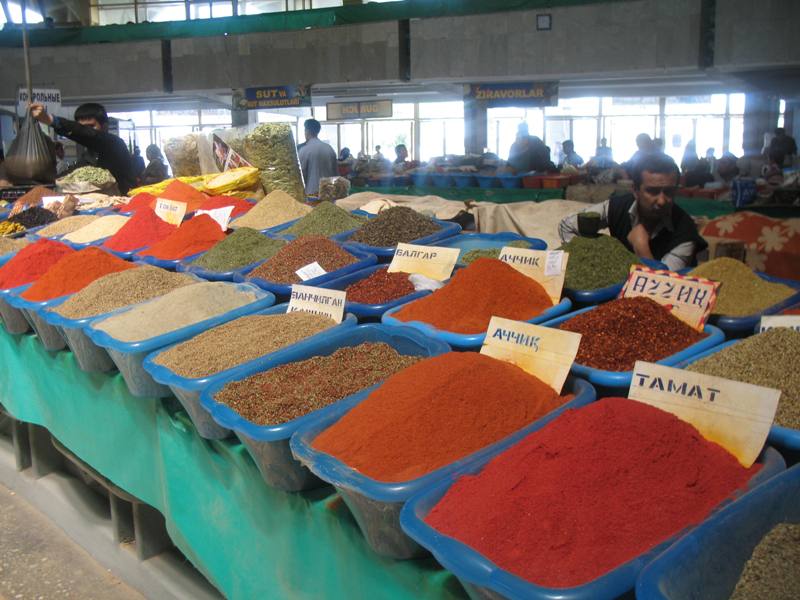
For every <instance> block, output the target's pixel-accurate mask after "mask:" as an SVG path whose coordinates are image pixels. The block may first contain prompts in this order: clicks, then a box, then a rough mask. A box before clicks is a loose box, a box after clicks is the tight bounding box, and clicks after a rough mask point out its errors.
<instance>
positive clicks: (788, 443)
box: [673, 338, 800, 451]
mask: <svg viewBox="0 0 800 600" xmlns="http://www.w3.org/2000/svg"><path fill="white" fill-rule="evenodd" d="M745 339H749V338H744V339H737V340H727V341H725V342H723V343H721V344H718V345H717V346H714V347H713V348H709V349H708V350H705V351H704V352H700V353H699V354H695V355H694V356H691V357H689V358H686V359H684V360H682V361H681V362H679V363H678V364H676V365H673V366H674V367H675V368H676V369H685V368H686V367H688V366H689V365H691V364H692V363H694V362H697V361H698V360H700V359H702V358H707V357H709V356H711V355H713V354H716V353H717V352H720V351H721V350H724V349H725V348H730V347H731V346H734V345H735V344H738V343H739V342H743V341H744V340H745ZM767 443H768V444H772V445H773V446H777V447H778V448H784V449H786V450H794V451H800V430H798V429H792V428H790V427H783V426H781V425H775V424H774V423H773V424H772V426H771V427H770V428H769V437H768V438H767Z"/></svg>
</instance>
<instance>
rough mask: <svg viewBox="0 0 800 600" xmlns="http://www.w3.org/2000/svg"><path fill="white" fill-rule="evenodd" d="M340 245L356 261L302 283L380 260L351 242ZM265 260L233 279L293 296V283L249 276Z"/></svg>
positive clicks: (324, 279) (316, 282)
mask: <svg viewBox="0 0 800 600" xmlns="http://www.w3.org/2000/svg"><path fill="white" fill-rule="evenodd" d="M340 246H341V247H342V248H343V249H345V250H347V252H349V253H350V254H352V255H353V256H354V257H355V258H356V259H357V260H356V262H354V263H353V264H350V265H347V266H345V267H342V268H341V269H338V270H336V271H331V272H330V273H326V274H325V275H321V276H319V277H314V278H312V279H309V280H307V281H302V282H300V283H302V284H303V285H310V286H318V285H320V284H322V283H325V282H327V281H331V280H333V279H336V278H337V277H341V276H342V275H347V274H348V273H354V272H356V271H359V270H361V269H363V268H364V267H369V266H371V265H374V264H375V263H376V262H378V259H377V258H376V257H375V255H374V254H370V253H368V252H363V251H361V250H359V249H357V248H355V247H353V246H352V245H350V244H340ZM264 262H266V261H261V262H260V263H256V264H255V265H252V266H250V267H248V268H246V269H243V270H241V271H240V272H237V273H235V274H234V277H233V280H234V281H236V282H237V283H242V282H245V281H246V282H250V283H253V284H255V285H257V286H258V287H260V288H261V289H264V290H267V291H269V292H272V293H273V294H275V295H276V296H277V297H279V298H288V297H289V296H291V295H292V284H286V283H277V282H275V281H267V280H266V279H261V278H259V277H253V278H250V277H249V273H250V272H251V271H252V270H253V269H255V268H256V267H258V266H259V265H261V264H263V263H264Z"/></svg>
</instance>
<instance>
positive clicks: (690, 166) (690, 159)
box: [681, 140, 700, 173]
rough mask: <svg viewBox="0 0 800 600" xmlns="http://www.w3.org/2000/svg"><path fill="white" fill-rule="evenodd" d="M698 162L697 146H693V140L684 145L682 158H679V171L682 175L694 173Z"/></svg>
mask: <svg viewBox="0 0 800 600" xmlns="http://www.w3.org/2000/svg"><path fill="white" fill-rule="evenodd" d="M699 160H700V158H699V157H698V156H697V145H696V144H695V142H694V140H691V141H689V142H688V143H687V144H686V148H685V149H684V151H683V158H681V171H682V172H683V173H688V172H689V171H694V170H695V169H696V168H697V163H698V162H699Z"/></svg>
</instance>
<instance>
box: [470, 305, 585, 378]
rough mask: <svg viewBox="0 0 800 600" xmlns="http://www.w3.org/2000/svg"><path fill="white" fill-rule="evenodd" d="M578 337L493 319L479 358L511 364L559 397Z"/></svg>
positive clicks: (574, 352) (570, 365)
mask: <svg viewBox="0 0 800 600" xmlns="http://www.w3.org/2000/svg"><path fill="white" fill-rule="evenodd" d="M580 343H581V334H580V333H575V332H572V331H562V330H560V329H553V328H551V327H542V326H541V325H533V324H531V323H525V322H524V321H512V320H511V319H503V318H502V317H492V320H491V321H489V329H488V330H487V331H486V339H485V340H484V342H483V347H482V348H481V354H485V355H487V356H491V357H492V358H497V359H499V360H504V361H506V362H510V363H514V364H515V365H517V366H518V367H519V368H520V369H522V370H524V371H527V372H528V373H530V374H531V375H533V376H535V377H538V378H539V379H541V380H542V381H544V382H545V383H546V384H548V385H549V386H550V387H552V388H553V389H554V390H555V391H556V392H557V393H559V394H560V393H561V388H563V387H564V382H565V381H566V379H567V375H569V370H570V368H571V367H572V363H573V362H574V361H575V356H576V355H577V354H578V346H580Z"/></svg>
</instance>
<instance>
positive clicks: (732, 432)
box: [628, 361, 781, 467]
mask: <svg viewBox="0 0 800 600" xmlns="http://www.w3.org/2000/svg"><path fill="white" fill-rule="evenodd" d="M780 395H781V392H780V390H773V389H770V388H765V387H760V386H757V385H751V384H749V383H741V382H739V381H731V380H730V379H724V378H722V377H712V376H711V375H703V374H701V373H693V372H691V371H684V370H683V369H674V368H672V367H665V366H663V365H657V364H654V363H648V362H644V361H636V365H635V367H634V369H633V379H632V380H631V387H630V390H629V392H628V398H630V399H631V400H637V401H639V402H644V403H645V404H650V405H651V406H655V407H656V408H660V409H661V410H665V411H667V412H670V413H672V414H674V415H675V416H677V417H678V418H680V419H683V420H684V421H686V422H687V423H691V424H692V425H694V426H695V427H696V428H697V430H698V431H699V432H700V433H701V434H703V437H705V438H706V439H707V440H710V441H712V442H716V443H717V444H719V445H720V446H722V447H723V448H725V449H726V450H728V451H729V452H730V453H731V454H733V455H734V456H735V457H736V458H737V459H738V460H739V462H740V463H742V465H743V466H745V467H749V466H750V465H752V464H753V463H754V462H755V460H756V458H757V457H758V455H759V453H760V452H761V449H762V448H763V447H764V442H766V440H767V435H769V429H770V427H771V426H772V421H773V419H774V418H775V411H776V410H777V408H778V399H779V398H780Z"/></svg>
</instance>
